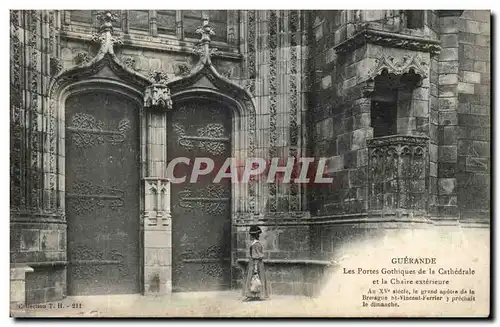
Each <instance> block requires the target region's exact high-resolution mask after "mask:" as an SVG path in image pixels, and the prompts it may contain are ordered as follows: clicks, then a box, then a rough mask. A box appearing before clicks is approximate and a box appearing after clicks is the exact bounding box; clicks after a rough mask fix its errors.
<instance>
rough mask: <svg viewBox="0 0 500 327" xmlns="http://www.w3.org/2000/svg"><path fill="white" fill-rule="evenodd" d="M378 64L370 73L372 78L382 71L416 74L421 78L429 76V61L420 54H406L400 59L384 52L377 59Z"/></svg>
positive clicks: (392, 73) (396, 73)
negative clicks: (424, 59)
mask: <svg viewBox="0 0 500 327" xmlns="http://www.w3.org/2000/svg"><path fill="white" fill-rule="evenodd" d="M376 62H377V66H376V67H375V68H374V69H373V70H371V71H370V72H369V73H368V76H369V77H370V78H375V77H377V76H379V75H381V74H382V73H384V72H386V73H387V74H391V75H396V76H401V75H403V74H416V75H420V76H421V78H426V77H427V71H428V67H427V63H426V62H425V61H423V60H422V59H421V58H420V56H418V55H412V56H410V55H405V56H403V57H402V58H400V59H397V58H395V57H394V56H390V55H387V54H383V55H382V57H381V58H380V59H376Z"/></svg>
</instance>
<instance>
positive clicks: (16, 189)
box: [10, 10, 25, 211]
mask: <svg viewBox="0 0 500 327" xmlns="http://www.w3.org/2000/svg"><path fill="white" fill-rule="evenodd" d="M19 14H20V11H19V10H11V11H10V22H11V29H12V30H11V33H10V44H11V54H12V61H11V67H12V70H11V71H12V75H11V77H10V111H11V120H10V126H11V136H10V149H11V151H10V162H11V170H10V194H11V201H10V206H11V210H15V211H19V210H21V207H23V206H24V199H25V196H24V194H23V193H22V192H23V191H22V188H21V184H22V177H21V172H22V169H23V168H22V166H23V163H22V159H21V158H22V157H21V151H22V150H21V148H22V144H23V142H24V130H25V129H24V128H23V127H22V126H21V107H22V106H23V99H22V98H23V97H22V92H23V88H22V84H21V47H22V44H21V41H20V39H19V30H20V29H19Z"/></svg>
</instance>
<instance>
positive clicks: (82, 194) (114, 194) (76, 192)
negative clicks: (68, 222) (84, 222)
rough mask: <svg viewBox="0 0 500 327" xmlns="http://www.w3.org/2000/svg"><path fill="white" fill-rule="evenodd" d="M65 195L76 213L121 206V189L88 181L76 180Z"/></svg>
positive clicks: (82, 213)
mask: <svg viewBox="0 0 500 327" xmlns="http://www.w3.org/2000/svg"><path fill="white" fill-rule="evenodd" d="M66 197H67V198H68V200H69V202H70V203H71V205H72V206H73V209H74V211H75V213H76V214H77V215H85V214H88V213H90V212H93V211H95V210H97V208H98V207H109V208H112V209H116V208H119V207H123V205H124V202H123V201H124V200H123V190H120V189H114V188H105V187H102V186H99V185H93V184H92V183H91V182H88V181H77V182H75V183H74V186H73V189H72V190H70V191H69V192H68V193H66Z"/></svg>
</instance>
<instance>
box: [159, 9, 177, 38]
mask: <svg viewBox="0 0 500 327" xmlns="http://www.w3.org/2000/svg"><path fill="white" fill-rule="evenodd" d="M175 21H176V16H175V10H158V11H157V12H156V23H157V29H158V34H171V35H175V34H176V22H175Z"/></svg>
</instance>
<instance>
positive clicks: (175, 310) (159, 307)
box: [12, 291, 324, 317]
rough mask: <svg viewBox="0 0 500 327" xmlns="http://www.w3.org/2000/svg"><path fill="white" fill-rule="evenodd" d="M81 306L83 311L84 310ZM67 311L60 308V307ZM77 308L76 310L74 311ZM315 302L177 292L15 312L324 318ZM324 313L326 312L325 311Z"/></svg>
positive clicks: (90, 298)
mask: <svg viewBox="0 0 500 327" xmlns="http://www.w3.org/2000/svg"><path fill="white" fill-rule="evenodd" d="M80 304H81V308H80ZM61 306H62V307H63V308H58V307H61ZM73 307H75V308H73ZM319 309H320V308H319V306H318V304H317V302H316V300H315V299H312V298H308V297H295V296H277V295H275V296H273V298H272V299H271V300H268V301H258V302H243V301H242V297H241V294H240V292H235V291H230V292H199V293H197V292H194V293H174V294H173V295H172V296H170V297H163V298H160V297H147V296H138V295H112V296H87V297H72V298H67V299H65V300H64V301H63V302H62V304H61V302H59V303H58V302H55V303H52V308H50V305H49V304H46V308H38V309H28V310H26V311H16V312H14V311H13V312H12V314H13V315H14V316H31V317H33V316H44V317H64V316H77V317H256V316H258V317H262V316H264V317H266V316H267V317H273V316H275V317H276V316H303V315H321V314H320V311H321V310H319ZM323 312H324V311H323Z"/></svg>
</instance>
